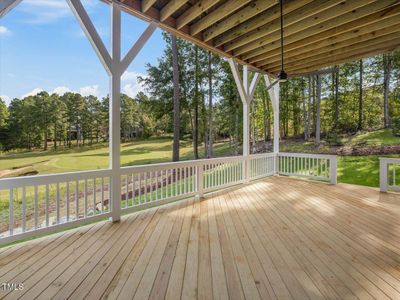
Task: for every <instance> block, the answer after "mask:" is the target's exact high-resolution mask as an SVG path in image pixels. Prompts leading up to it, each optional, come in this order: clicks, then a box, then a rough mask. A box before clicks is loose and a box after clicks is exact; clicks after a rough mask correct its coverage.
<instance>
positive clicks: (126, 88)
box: [121, 71, 146, 98]
mask: <svg viewBox="0 0 400 300" xmlns="http://www.w3.org/2000/svg"><path fill="white" fill-rule="evenodd" d="M139 76H140V77H143V78H145V77H146V75H145V74H142V73H137V72H129V71H126V72H125V73H124V74H123V75H122V77H121V80H122V82H123V83H124V85H123V87H122V92H123V93H124V94H126V95H128V96H129V97H132V98H133V97H135V96H136V95H137V94H138V93H139V92H144V93H145V88H144V85H143V84H142V83H140V82H139V80H138V77H139Z"/></svg>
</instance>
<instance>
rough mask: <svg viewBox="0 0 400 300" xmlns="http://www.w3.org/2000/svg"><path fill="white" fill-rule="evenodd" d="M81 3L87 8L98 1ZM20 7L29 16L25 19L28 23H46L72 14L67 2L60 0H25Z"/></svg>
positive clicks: (89, 0) (86, 0) (90, 0)
mask: <svg viewBox="0 0 400 300" xmlns="http://www.w3.org/2000/svg"><path fill="white" fill-rule="evenodd" d="M83 3H84V6H85V7H86V8H87V9H88V8H92V7H94V6H95V5H97V4H98V3H99V1H95V0H85V1H83ZM21 9H22V10H23V11H24V12H25V13H27V14H29V15H30V16H31V17H30V18H26V19H25V21H26V22H27V23H30V24H47V23H51V22H54V21H57V20H58V19H61V18H64V17H67V16H72V13H71V11H70V9H69V7H68V4H67V2H66V1H62V0H25V1H23V2H22V4H21Z"/></svg>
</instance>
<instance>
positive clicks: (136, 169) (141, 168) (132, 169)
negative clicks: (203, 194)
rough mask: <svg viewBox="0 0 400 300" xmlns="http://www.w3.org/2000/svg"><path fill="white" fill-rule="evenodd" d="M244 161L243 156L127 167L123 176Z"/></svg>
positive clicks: (123, 169)
mask: <svg viewBox="0 0 400 300" xmlns="http://www.w3.org/2000/svg"><path fill="white" fill-rule="evenodd" d="M243 159H244V157H243V156H227V157H218V158H206V159H197V160H187V161H178V162H166V163H159V164H148V165H137V166H127V167H122V168H121V172H122V174H125V173H128V172H145V171H156V170H165V169H172V168H176V167H191V166H200V165H204V164H210V163H220V162H232V161H243Z"/></svg>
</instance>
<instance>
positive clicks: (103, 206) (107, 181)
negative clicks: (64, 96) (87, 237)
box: [0, 153, 336, 244]
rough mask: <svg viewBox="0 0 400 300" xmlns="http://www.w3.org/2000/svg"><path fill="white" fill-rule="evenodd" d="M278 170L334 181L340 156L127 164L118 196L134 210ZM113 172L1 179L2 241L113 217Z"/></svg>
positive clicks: (123, 206) (269, 155)
mask: <svg viewBox="0 0 400 300" xmlns="http://www.w3.org/2000/svg"><path fill="white" fill-rule="evenodd" d="M277 161H278V162H279V168H278V166H277V165H276V162H277ZM278 171H279V174H282V175H295V176H303V177H309V178H315V179H322V180H330V181H331V182H334V181H333V180H332V178H334V179H335V180H336V157H334V156H320V155H305V154H288V153H280V154H279V155H278V156H276V155H275V154H273V153H266V154H256V155H250V156H248V157H247V158H245V157H243V156H237V157H224V158H214V159H203V160H193V161H182V162H173V163H163V164H154V165H143V166H132V167H123V168H121V169H120V172H119V174H120V176H121V189H120V195H121V197H120V199H118V200H120V201H121V213H128V212H132V211H135V210H139V209H144V208H147V207H151V206H156V205H161V204H163V203H167V202H170V201H174V200H177V199H181V198H187V197H190V196H195V195H198V196H202V195H203V194H204V193H208V192H211V191H216V190H220V189H223V188H227V187H231V186H234V185H238V184H241V183H244V182H248V181H250V180H255V179H258V178H262V177H266V176H271V175H274V174H278ZM111 176H112V172H111V170H108V169H106V170H97V171H87V172H75V173H65V174H55V175H39V176H27V177H19V178H8V179H1V180H0V199H1V200H2V201H1V203H4V202H8V203H9V205H8V207H3V208H0V221H1V222H0V244H5V243H9V242H12V241H15V240H20V239H23V238H27V237H32V236H36V235H40V234H44V233H49V232H52V231H55V230H58V229H63V228H66V227H71V226H76V225H80V224H84V223H88V222H91V221H95V220H99V219H105V218H109V217H111V215H112V207H113V206H112V205H111V204H112V203H111V195H112V193H111V191H110V187H111V179H112V178H111ZM4 200H5V201H4ZM117 213H118V214H119V212H117Z"/></svg>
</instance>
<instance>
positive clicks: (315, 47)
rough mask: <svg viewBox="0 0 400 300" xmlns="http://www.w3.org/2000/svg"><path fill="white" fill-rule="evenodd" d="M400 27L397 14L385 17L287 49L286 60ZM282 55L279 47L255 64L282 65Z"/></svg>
mask: <svg viewBox="0 0 400 300" xmlns="http://www.w3.org/2000/svg"><path fill="white" fill-rule="evenodd" d="M398 28H400V18H399V16H397V15H396V16H392V17H390V18H387V19H385V21H384V22H375V23H372V24H370V25H367V26H364V27H361V28H357V29H355V30H352V31H349V32H346V33H343V34H341V35H335V36H327V37H326V38H325V39H324V40H320V41H318V42H316V43H312V44H308V45H304V46H303V47H301V48H296V49H294V50H286V49H285V51H284V57H285V60H286V61H288V60H290V59H293V60H295V59H304V58H306V57H309V56H312V55H314V54H318V53H321V52H323V51H324V49H330V50H332V49H335V48H340V47H343V46H347V45H349V44H353V43H356V42H359V41H366V40H369V39H372V38H376V37H378V36H382V35H385V34H388V33H392V32H395V31H398V30H399V29H398ZM280 55H281V51H280V49H279V48H277V49H275V50H273V51H270V52H268V53H265V54H263V56H262V57H263V60H260V61H258V62H257V63H255V65H256V66H257V67H262V66H266V65H274V64H276V65H280V61H281V57H280Z"/></svg>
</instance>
